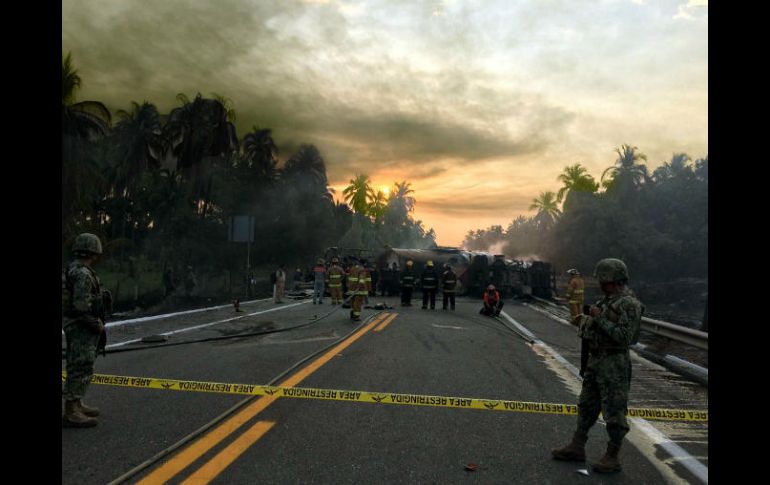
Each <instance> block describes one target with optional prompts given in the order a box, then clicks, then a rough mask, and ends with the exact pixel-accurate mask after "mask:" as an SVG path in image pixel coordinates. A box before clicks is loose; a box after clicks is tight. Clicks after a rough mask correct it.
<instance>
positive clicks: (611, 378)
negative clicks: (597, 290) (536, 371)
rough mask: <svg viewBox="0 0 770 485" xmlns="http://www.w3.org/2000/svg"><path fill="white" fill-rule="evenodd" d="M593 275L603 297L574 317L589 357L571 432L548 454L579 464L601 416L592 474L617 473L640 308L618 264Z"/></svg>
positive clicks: (606, 264) (609, 262)
mask: <svg viewBox="0 0 770 485" xmlns="http://www.w3.org/2000/svg"><path fill="white" fill-rule="evenodd" d="M594 276H595V277H596V278H597V279H598V280H599V283H600V284H601V289H602V291H603V292H604V294H605V297H604V298H602V299H601V300H599V301H598V302H597V303H596V304H595V305H592V306H591V308H590V315H582V316H580V317H579V329H578V336H579V337H581V338H582V339H583V340H585V341H586V342H587V344H588V349H589V357H588V363H587V365H586V368H585V371H584V376H583V388H582V390H581V392H580V398H579V401H578V422H577V430H576V431H575V434H574V435H573V437H572V442H571V443H570V444H569V445H567V446H565V447H564V448H558V449H554V450H552V454H553V457H554V458H555V459H557V460H569V461H585V459H586V455H585V443H586V441H587V440H588V430H589V429H590V428H591V426H593V425H594V423H596V420H597V419H598V418H599V413H600V412H601V413H602V416H603V418H604V421H605V422H606V423H607V434H608V435H609V438H610V440H609V442H608V443H607V451H606V453H605V454H604V456H603V457H602V458H601V460H599V461H598V462H597V463H594V464H593V469H594V471H596V472H599V473H608V472H614V471H619V470H620V461H619V460H618V452H619V451H620V446H621V443H622V441H623V437H624V436H625V435H626V433H628V430H629V428H628V422H627V421H626V411H627V409H628V391H629V389H630V387H631V357H630V355H629V350H628V348H629V346H630V345H633V344H635V343H636V342H637V341H638V340H639V327H640V323H641V319H642V312H643V311H644V306H643V305H642V304H641V302H640V301H639V300H637V299H636V297H635V296H634V294H633V292H631V290H630V289H629V288H627V287H626V283H627V282H628V269H627V268H626V265H625V263H623V261H621V260H619V259H612V258H608V259H603V260H601V261H599V262H598V263H597V265H596V270H595V271H594Z"/></svg>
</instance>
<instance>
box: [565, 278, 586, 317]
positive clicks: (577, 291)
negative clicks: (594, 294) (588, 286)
mask: <svg viewBox="0 0 770 485" xmlns="http://www.w3.org/2000/svg"><path fill="white" fill-rule="evenodd" d="M567 274H568V275H569V283H568V284H567V300H569V315H570V321H571V322H572V324H573V325H576V323H575V318H577V317H578V316H580V313H581V309H582V308H583V288H584V287H585V284H584V283H583V278H581V277H580V271H578V270H576V269H570V270H568V271H567Z"/></svg>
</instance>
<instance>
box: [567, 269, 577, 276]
mask: <svg viewBox="0 0 770 485" xmlns="http://www.w3.org/2000/svg"><path fill="white" fill-rule="evenodd" d="M567 274H571V275H575V276H579V275H580V271H578V270H576V269H575V268H572V269H568V270H567Z"/></svg>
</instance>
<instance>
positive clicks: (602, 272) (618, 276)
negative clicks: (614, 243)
mask: <svg viewBox="0 0 770 485" xmlns="http://www.w3.org/2000/svg"><path fill="white" fill-rule="evenodd" d="M594 277H595V278H596V279H598V280H599V283H625V282H626V281H628V268H627V267H626V263H624V262H623V261H621V260H619V259H615V258H606V259H602V260H601V261H599V262H598V263H596V269H595V270H594Z"/></svg>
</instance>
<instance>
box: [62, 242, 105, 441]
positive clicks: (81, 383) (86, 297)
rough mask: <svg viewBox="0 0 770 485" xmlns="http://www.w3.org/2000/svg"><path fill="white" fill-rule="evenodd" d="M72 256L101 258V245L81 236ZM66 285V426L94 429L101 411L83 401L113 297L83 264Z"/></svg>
mask: <svg viewBox="0 0 770 485" xmlns="http://www.w3.org/2000/svg"><path fill="white" fill-rule="evenodd" d="M84 241H85V242H84ZM87 244H90V245H91V246H87ZM84 245H86V246H87V249H84ZM73 252H75V254H76V256H81V257H84V256H85V257H88V256H90V255H95V254H101V252H102V251H101V242H99V240H98V238H97V237H96V236H94V235H93V234H81V235H80V236H78V238H77V239H76V240H75V244H74V245H73ZM65 284H66V289H67V291H68V293H69V298H68V301H66V302H64V308H63V309H64V315H63V318H62V328H63V330H64V335H65V337H66V340H67V349H66V359H67V380H66V382H65V383H64V390H63V392H62V394H63V395H64V399H65V401H66V403H65V404H66V406H65V407H66V411H65V416H64V417H63V425H65V426H76V427H86V426H94V425H95V424H96V420H95V419H92V417H94V416H98V415H99V410H98V409H96V408H91V407H88V406H86V405H85V404H83V403H82V402H81V399H83V397H84V396H85V394H86V391H87V390H88V385H89V384H90V382H91V377H92V376H93V373H94V361H95V360H96V353H97V347H98V346H99V339H100V337H102V335H103V333H104V320H103V318H104V313H105V300H108V301H107V304H109V303H110V301H111V296H109V292H108V291H106V290H102V287H101V283H100V282H99V278H98V277H97V276H96V273H95V272H94V270H93V269H91V268H90V267H89V266H88V265H86V264H84V262H83V260H76V261H74V262H72V263H71V264H70V265H69V267H68V268H67V275H66V280H65Z"/></svg>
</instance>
